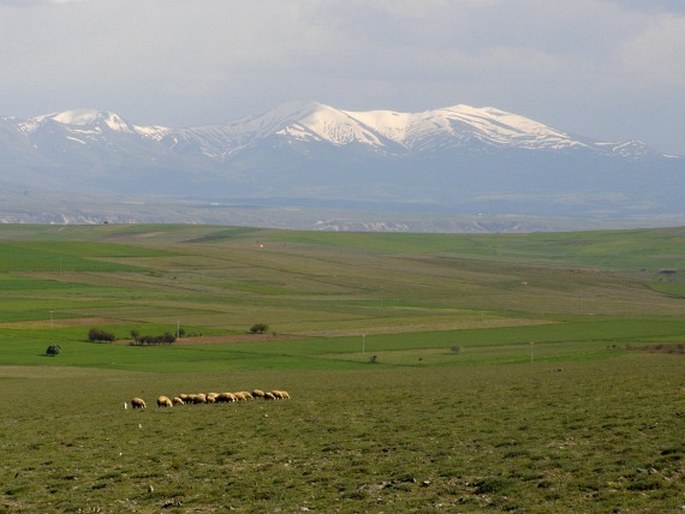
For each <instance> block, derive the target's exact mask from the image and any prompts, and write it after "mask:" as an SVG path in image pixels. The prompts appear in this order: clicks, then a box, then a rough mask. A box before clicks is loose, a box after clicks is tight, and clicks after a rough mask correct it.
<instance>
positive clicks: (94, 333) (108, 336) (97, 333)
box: [88, 328, 117, 343]
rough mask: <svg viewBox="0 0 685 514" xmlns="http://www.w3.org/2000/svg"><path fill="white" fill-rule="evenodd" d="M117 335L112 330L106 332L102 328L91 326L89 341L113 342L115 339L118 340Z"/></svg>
mask: <svg viewBox="0 0 685 514" xmlns="http://www.w3.org/2000/svg"><path fill="white" fill-rule="evenodd" d="M116 339H117V338H116V337H115V335H114V334H112V333H110V332H106V331H104V330H102V329H99V328H91V329H90V331H89V332H88V341H91V342H97V343H111V342H113V341H116Z"/></svg>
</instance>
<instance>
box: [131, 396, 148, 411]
mask: <svg viewBox="0 0 685 514" xmlns="http://www.w3.org/2000/svg"><path fill="white" fill-rule="evenodd" d="M131 408H132V409H145V408H147V405H145V400H143V399H142V398H134V399H133V400H131Z"/></svg>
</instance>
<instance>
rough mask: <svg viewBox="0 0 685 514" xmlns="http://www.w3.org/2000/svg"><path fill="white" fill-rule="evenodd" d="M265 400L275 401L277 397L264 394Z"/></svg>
mask: <svg viewBox="0 0 685 514" xmlns="http://www.w3.org/2000/svg"><path fill="white" fill-rule="evenodd" d="M264 399H265V400H275V399H276V397H275V396H274V395H273V393H270V392H269V393H264Z"/></svg>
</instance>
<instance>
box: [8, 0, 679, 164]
mask: <svg viewBox="0 0 685 514" xmlns="http://www.w3.org/2000/svg"><path fill="white" fill-rule="evenodd" d="M683 52H685V1H683V0H573V1H569V0H340V1H338V0H287V1H286V0H250V1H244V0H0V73H1V76H2V79H1V80H0V115H3V116H15V117H19V118H28V117H32V116H37V115H40V114H46V113H51V112H57V111H63V110H67V109H75V108H91V109H99V110H109V111H114V112H116V113H118V114H119V115H120V116H122V117H123V118H124V119H126V120H128V121H130V122H133V123H137V124H156V125H166V126H173V127H184V126H200V125H210V124H223V123H228V122H231V121H235V120H238V119H240V118H242V117H245V116H251V115H257V114H260V113H262V112H265V111H267V110H269V109H271V108H273V107H275V106H277V105H279V104H281V103H284V102H288V101H292V100H314V101H319V102H322V103H325V104H328V105H332V106H334V107H338V108H341V109H346V110H371V109H390V110H396V111H409V112H418V111H425V110H430V109H436V108H440V107H447V106H451V105H455V104H460V103H463V104H468V105H473V106H476V107H484V106H492V107H497V108H499V109H503V110H506V111H510V112H514V113H516V114H521V115H524V116H528V117H530V118H533V119H535V120H538V121H541V122H543V123H546V124H547V125H550V126H552V127H555V128H558V129H561V130H564V131H566V132H570V133H572V134H576V135H584V136H588V137H591V138H594V139H598V140H602V141H619V140H628V139H639V140H641V141H643V142H645V143H646V144H648V145H649V146H651V147H653V148H654V149H656V150H658V151H661V152H665V153H670V154H677V155H685V57H684V56H683Z"/></svg>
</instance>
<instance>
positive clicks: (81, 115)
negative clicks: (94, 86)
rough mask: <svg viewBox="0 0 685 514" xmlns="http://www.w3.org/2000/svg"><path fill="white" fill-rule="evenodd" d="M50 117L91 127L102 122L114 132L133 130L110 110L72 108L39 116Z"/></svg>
mask: <svg viewBox="0 0 685 514" xmlns="http://www.w3.org/2000/svg"><path fill="white" fill-rule="evenodd" d="M41 118H43V119H45V118H50V119H52V120H54V121H56V122H57V123H61V124H63V125H69V126H72V127H74V126H75V127H93V126H98V125H100V124H104V125H106V126H107V127H109V129H111V130H113V131H115V132H134V130H133V129H132V127H131V126H130V125H129V124H128V123H127V122H126V121H125V120H124V119H122V118H121V116H119V115H118V114H116V113H114V112H110V111H97V110H95V109H73V110H69V111H64V112H59V113H55V114H49V115H47V116H44V117H41Z"/></svg>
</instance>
